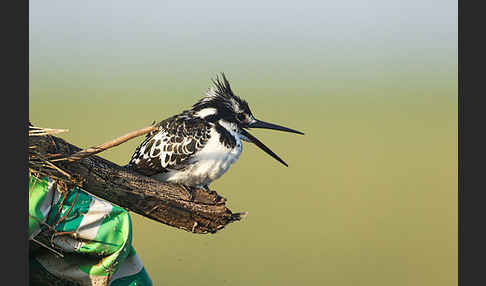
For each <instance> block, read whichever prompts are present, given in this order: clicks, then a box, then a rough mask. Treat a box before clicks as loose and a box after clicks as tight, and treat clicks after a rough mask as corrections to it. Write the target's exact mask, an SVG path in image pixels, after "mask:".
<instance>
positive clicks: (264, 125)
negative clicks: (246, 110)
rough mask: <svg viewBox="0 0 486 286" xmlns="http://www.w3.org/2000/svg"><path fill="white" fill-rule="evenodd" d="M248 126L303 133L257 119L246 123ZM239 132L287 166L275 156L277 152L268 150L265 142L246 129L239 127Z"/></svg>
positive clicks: (285, 164)
mask: <svg viewBox="0 0 486 286" xmlns="http://www.w3.org/2000/svg"><path fill="white" fill-rule="evenodd" d="M248 128H264V129H273V130H280V131H285V132H291V133H297V134H302V135H304V133H302V132H300V131H297V130H294V129H290V128H287V127H283V126H280V125H276V124H273V123H268V122H264V121H259V120H255V121H254V122H252V123H250V124H248ZM241 133H242V135H244V136H245V137H246V138H248V140H250V141H251V142H253V143H254V144H255V145H257V146H258V147H259V148H260V149H262V150H263V151H265V153H267V154H268V155H270V156H272V157H273V158H275V159H276V160H277V161H279V162H280V163H282V164H283V165H284V166H285V167H288V166H289V165H287V163H285V161H284V160H282V159H281V158H280V157H279V156H277V154H275V153H273V151H272V150H270V148H268V147H267V146H265V144H263V143H262V142H261V141H260V140H258V139H257V138H256V137H255V136H253V135H251V134H250V133H249V132H248V131H246V130H245V129H241Z"/></svg>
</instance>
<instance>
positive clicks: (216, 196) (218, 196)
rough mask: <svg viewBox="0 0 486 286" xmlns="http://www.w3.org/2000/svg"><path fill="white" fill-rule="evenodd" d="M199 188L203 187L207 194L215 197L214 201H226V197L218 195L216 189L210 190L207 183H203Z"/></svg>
mask: <svg viewBox="0 0 486 286" xmlns="http://www.w3.org/2000/svg"><path fill="white" fill-rule="evenodd" d="M201 189H203V190H204V191H206V192H207V193H208V194H210V195H212V196H214V197H215V199H214V201H215V202H220V203H222V202H226V198H225V197H222V196H220V195H219V194H218V193H217V192H216V191H212V190H211V189H210V188H209V185H203V186H201Z"/></svg>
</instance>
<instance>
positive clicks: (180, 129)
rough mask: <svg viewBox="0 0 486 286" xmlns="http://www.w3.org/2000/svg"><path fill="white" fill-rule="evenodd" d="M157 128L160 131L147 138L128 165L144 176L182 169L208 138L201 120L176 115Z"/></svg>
mask: <svg viewBox="0 0 486 286" xmlns="http://www.w3.org/2000/svg"><path fill="white" fill-rule="evenodd" d="M156 126H157V127H159V129H158V130H156V131H152V132H151V133H149V134H147V136H146V138H145V140H144V141H143V142H142V144H140V146H138V147H137V149H136V150H135V153H134V154H133V156H132V158H131V159H130V162H129V163H128V167H129V168H131V169H132V170H134V171H136V172H138V173H141V174H144V175H146V176H152V175H155V174H160V173H165V172H168V171H169V170H181V169H183V168H184V167H185V166H187V164H188V163H191V159H192V158H193V155H194V153H196V152H197V151H199V150H201V149H202V148H203V147H204V145H205V144H206V143H207V141H208V140H209V138H210V129H211V125H210V123H208V122H206V121H204V120H202V119H200V118H193V117H189V116H185V115H176V116H173V117H170V118H168V119H166V120H164V121H162V122H160V123H158V124H157V125H156Z"/></svg>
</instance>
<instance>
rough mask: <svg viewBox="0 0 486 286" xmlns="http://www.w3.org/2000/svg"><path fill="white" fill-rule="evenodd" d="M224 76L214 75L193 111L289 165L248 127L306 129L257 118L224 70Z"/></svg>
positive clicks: (288, 129)
mask: <svg viewBox="0 0 486 286" xmlns="http://www.w3.org/2000/svg"><path fill="white" fill-rule="evenodd" d="M221 77H222V79H221V80H220V79H219V77H216V79H215V80H214V79H213V80H212V82H213V86H211V88H210V89H209V90H208V91H207V93H206V96H205V97H203V98H202V99H201V100H199V101H198V102H197V103H196V104H194V105H193V106H192V110H193V111H194V112H195V113H194V114H195V115H196V116H198V117H200V118H203V119H204V120H207V121H210V122H213V123H218V124H219V125H221V126H222V127H224V128H226V129H227V130H228V131H233V132H236V133H238V134H239V136H240V138H241V139H243V140H245V141H247V142H251V143H254V144H255V145H257V146H258V147H259V148H260V149H262V150H263V151H265V152H266V153H267V154H269V155H270V156H272V157H273V158H275V159H276V160H278V161H279V162H280V163H282V164H284V165H285V166H288V165H287V163H285V162H284V161H283V160H282V159H280V157H278V156H277V155H276V154H275V153H273V152H272V150H270V149H269V148H268V147H267V146H265V145H264V144H263V143H262V142H261V141H259V140H258V139H257V138H256V137H254V136H253V135H251V134H250V133H249V132H248V131H247V130H246V129H249V128H264V129H273V130H280V131H285V132H292V133H297V134H304V133H302V132H300V131H297V130H293V129H290V128H287V127H284V126H280V125H276V124H273V123H268V122H264V121H261V120H258V119H256V118H255V117H254V116H253V114H252V112H251V110H250V107H249V106H248V103H247V102H246V101H245V100H243V99H241V98H240V97H238V96H236V95H235V94H234V93H233V91H232V90H231V87H230V84H229V82H228V80H227V79H226V76H225V75H224V74H221Z"/></svg>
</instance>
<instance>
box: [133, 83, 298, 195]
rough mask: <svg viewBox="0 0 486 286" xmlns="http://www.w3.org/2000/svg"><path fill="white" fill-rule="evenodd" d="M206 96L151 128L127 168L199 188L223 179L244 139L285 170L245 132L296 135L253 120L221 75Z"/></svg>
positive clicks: (246, 104) (245, 104)
mask: <svg viewBox="0 0 486 286" xmlns="http://www.w3.org/2000/svg"><path fill="white" fill-rule="evenodd" d="M212 82H213V86H212V87H211V88H210V89H209V90H208V91H207V93H206V95H205V96H204V97H203V98H202V99H201V100H199V101H198V102H197V103H196V104H194V105H193V106H192V108H191V109H190V110H185V111H183V112H182V113H180V114H177V115H175V116H172V117H170V118H167V119H165V120H163V121H161V122H159V123H157V124H156V125H155V126H156V127H158V129H157V130H155V131H152V132H151V133H149V134H147V136H146V138H145V140H144V141H143V142H142V144H141V145H140V146H138V147H137V149H136V150H135V153H134V154H133V156H132V158H131V159H130V162H129V163H128V167H129V168H131V169H132V170H134V171H136V172H138V173H141V174H144V175H147V176H151V177H154V178H155V179H158V180H161V181H164V182H170V183H177V184H183V185H186V186H190V187H200V188H204V189H206V190H209V184H210V183H211V182H212V181H214V180H216V179H218V178H219V177H221V176H222V175H223V174H224V173H225V172H226V171H227V170H228V168H229V167H230V166H231V164H233V163H235V162H236V160H238V158H239V157H240V154H241V150H242V141H247V142H251V143H254V144H255V145H257V146H258V147H260V148H261V149H262V150H263V151H265V152H266V153H267V154H269V155H270V156H272V157H273V158H275V159H276V160H278V161H279V162H280V163H282V164H284V165H285V166H288V165H287V164H286V163H285V162H284V161H283V160H282V159H280V157H278V156H277V155H276V154H275V153H273V152H272V151H271V150H270V149H269V148H268V147H267V146H265V145H264V144H263V143H262V142H260V141H259V140H258V139H257V138H255V137H254V136H253V135H251V134H250V133H249V132H248V131H247V130H246V129H249V128H266V129H274V130H280V131H286V132H293V133H297V134H304V133H302V132H300V131H297V130H293V129H290V128H287V127H283V126H279V125H276V124H272V123H267V122H263V121H260V120H257V119H255V117H254V116H253V114H252V112H251V110H250V107H249V106H248V103H247V102H246V101H245V100H242V99H241V98H240V97H238V96H236V95H235V94H234V93H233V91H232V90H231V87H230V84H229V82H228V80H227V79H226V77H225V75H224V74H222V80H220V79H219V78H218V77H216V80H212Z"/></svg>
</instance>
